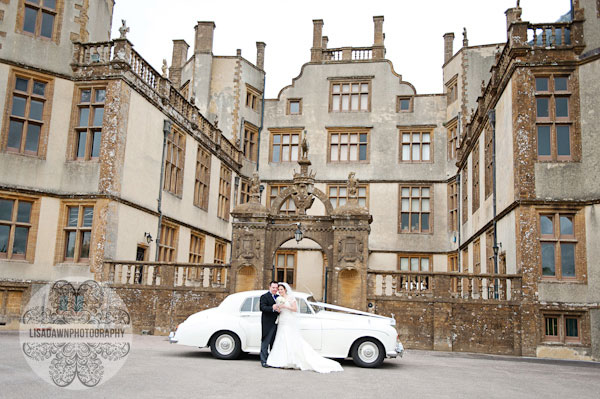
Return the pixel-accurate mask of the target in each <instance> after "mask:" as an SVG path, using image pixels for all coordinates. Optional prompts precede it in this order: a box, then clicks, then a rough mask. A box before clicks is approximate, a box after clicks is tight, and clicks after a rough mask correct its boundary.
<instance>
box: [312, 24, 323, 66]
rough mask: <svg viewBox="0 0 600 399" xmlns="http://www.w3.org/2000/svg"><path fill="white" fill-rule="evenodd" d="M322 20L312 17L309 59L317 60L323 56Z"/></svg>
mask: <svg viewBox="0 0 600 399" xmlns="http://www.w3.org/2000/svg"><path fill="white" fill-rule="evenodd" d="M322 45H323V20H322V19H313V45H312V48H311V49H310V61H311V62H319V61H321V59H322V58H323V48H322V47H321V46H322Z"/></svg>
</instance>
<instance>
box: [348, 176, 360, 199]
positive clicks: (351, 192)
mask: <svg viewBox="0 0 600 399" xmlns="http://www.w3.org/2000/svg"><path fill="white" fill-rule="evenodd" d="M355 176H356V174H355V173H354V172H350V173H349V174H348V198H358V180H357V179H356V177H355Z"/></svg>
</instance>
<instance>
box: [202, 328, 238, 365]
mask: <svg viewBox="0 0 600 399" xmlns="http://www.w3.org/2000/svg"><path fill="white" fill-rule="evenodd" d="M210 352H211V353H212V355H213V356H214V357H216V358H217V359H225V360H232V359H237V358H238V356H239V355H240V353H241V352H242V344H241V343H240V339H239V337H238V336H237V335H236V334H235V333H232V332H231V331H219V332H218V333H216V334H215V335H214V336H213V338H212V340H211V344H210Z"/></svg>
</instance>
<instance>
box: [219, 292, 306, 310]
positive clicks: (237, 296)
mask: <svg viewBox="0 0 600 399" xmlns="http://www.w3.org/2000/svg"><path fill="white" fill-rule="evenodd" d="M267 292H268V290H253V291H242V292H236V293H234V294H231V295H228V296H227V297H226V298H225V299H224V300H223V302H221V304H220V305H219V307H220V308H231V309H232V310H234V309H237V308H239V306H241V304H242V302H243V301H244V300H245V299H246V298H252V297H255V296H261V295H262V294H265V293H267ZM310 295H311V294H307V293H304V292H296V291H294V297H297V298H302V299H306V298H308V297H309V296H310Z"/></svg>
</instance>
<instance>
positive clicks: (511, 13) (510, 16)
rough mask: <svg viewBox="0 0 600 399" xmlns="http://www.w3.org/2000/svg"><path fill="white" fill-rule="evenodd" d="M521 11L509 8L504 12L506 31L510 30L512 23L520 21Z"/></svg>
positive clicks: (516, 8)
mask: <svg viewBox="0 0 600 399" xmlns="http://www.w3.org/2000/svg"><path fill="white" fill-rule="evenodd" d="M522 12H523V10H522V9H521V7H515V8H509V9H508V10H506V11H505V12H504V14H506V30H507V31H508V30H509V29H510V26H511V25H512V23H513V22H517V21H520V20H521V13H522Z"/></svg>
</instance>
